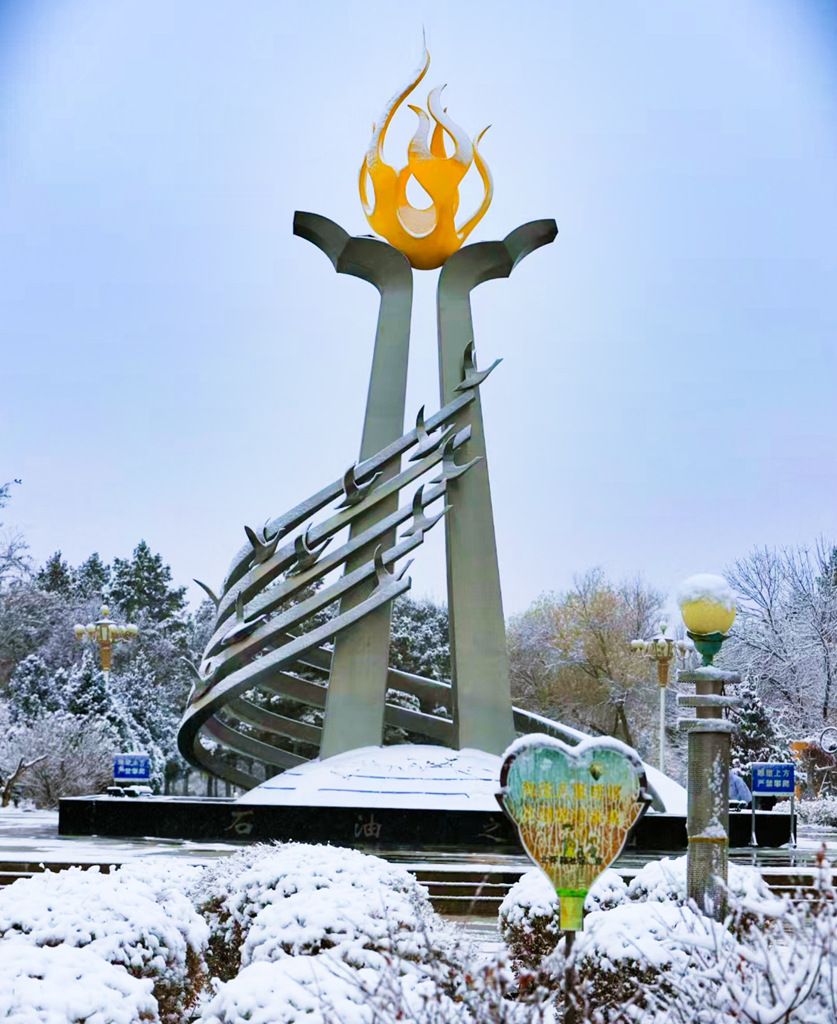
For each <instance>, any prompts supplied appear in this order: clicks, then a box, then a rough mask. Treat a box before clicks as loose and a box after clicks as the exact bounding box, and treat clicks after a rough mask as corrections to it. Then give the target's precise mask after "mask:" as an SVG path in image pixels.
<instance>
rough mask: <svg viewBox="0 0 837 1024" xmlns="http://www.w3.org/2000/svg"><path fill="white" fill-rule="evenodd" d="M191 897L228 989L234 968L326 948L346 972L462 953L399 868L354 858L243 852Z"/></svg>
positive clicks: (216, 971) (295, 847) (346, 853)
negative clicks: (431, 949)
mask: <svg viewBox="0 0 837 1024" xmlns="http://www.w3.org/2000/svg"><path fill="white" fill-rule="evenodd" d="M194 896H195V899H196V902H197V905H198V909H199V910H200V912H201V914H202V915H203V916H204V917H205V918H206V920H207V921H209V924H210V928H211V930H212V936H211V939H210V943H209V949H208V953H207V962H208V964H209V968H210V971H211V973H212V974H213V975H214V976H217V977H219V978H221V979H222V980H224V981H228V980H230V979H231V978H234V977H235V976H236V975H237V974H238V972H239V970H240V969H241V968H242V967H247V966H248V965H249V964H251V963H257V962H259V961H271V960H277V959H280V958H282V957H285V956H298V955H310V956H313V955H317V954H318V953H321V952H323V951H324V950H331V951H333V952H334V955H335V956H337V957H338V958H339V959H341V960H343V961H345V962H346V963H347V964H350V965H351V966H353V967H357V968H361V967H380V966H381V965H382V963H383V962H384V959H385V958H394V959H397V960H400V961H406V962H411V961H412V962H416V963H418V962H421V961H422V960H423V958H424V957H425V951H426V949H427V947H428V943H431V944H432V945H433V947H434V949H435V951H436V954H437V955H440V954H441V955H443V956H445V957H446V958H447V959H449V960H450V959H451V958H452V959H453V960H458V959H460V958H461V956H462V955H465V950H464V949H462V950H460V949H459V946H460V945H461V944H462V940H461V937H460V935H459V933H458V932H456V931H454V930H452V929H451V928H450V927H449V926H447V925H445V924H444V922H442V920H441V918H439V917H438V916H437V915H436V914H435V913H434V912H433V910H432V908H431V906H430V902H429V900H428V899H427V890H426V889H425V888H424V887H423V886H421V885H419V884H418V882H416V880H415V878H414V877H413V876H412V875H411V874H410V873H409V872H407V871H405V870H404V869H403V868H399V867H396V866H394V865H392V864H388V863H387V862H386V861H384V860H381V859H380V858H378V857H371V856H367V855H365V854H362V853H359V852H357V851H356V850H348V849H342V848H339V847H330V846H308V845H305V844H302V843H289V844H284V845H278V846H272V847H271V846H267V847H265V846H261V847H251V848H249V849H248V850H246V851H243V852H242V853H240V854H236V855H235V856H233V857H230V858H228V859H226V860H224V861H220V862H218V864H217V865H216V866H215V867H214V868H212V869H210V870H209V871H208V872H207V873H206V874H205V875H204V876H203V877H202V878H201V880H200V884H199V886H198V887H197V888H196V890H195V892H194Z"/></svg>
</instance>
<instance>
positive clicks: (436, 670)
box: [389, 597, 450, 680]
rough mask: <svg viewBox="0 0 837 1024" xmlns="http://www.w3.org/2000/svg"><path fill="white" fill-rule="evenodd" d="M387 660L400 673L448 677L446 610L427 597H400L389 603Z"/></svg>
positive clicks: (443, 678) (448, 655) (448, 651)
mask: <svg viewBox="0 0 837 1024" xmlns="http://www.w3.org/2000/svg"><path fill="white" fill-rule="evenodd" d="M389 663H390V665H392V667H393V668H398V669H401V671H402V672H412V673H414V674H415V675H419V676H427V677H428V678H429V679H439V680H448V679H450V640H449V633H448V610H447V608H446V607H445V606H444V605H439V604H435V603H434V602H433V601H431V600H430V598H427V597H425V598H421V599H419V600H416V601H414V600H413V599H412V598H409V597H399V598H398V600H397V601H394V602H393V605H392V639H391V641H390V647H389Z"/></svg>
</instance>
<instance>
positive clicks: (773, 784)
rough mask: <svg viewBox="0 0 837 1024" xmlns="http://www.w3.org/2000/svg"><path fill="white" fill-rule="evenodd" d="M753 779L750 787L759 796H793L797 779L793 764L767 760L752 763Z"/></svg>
mask: <svg viewBox="0 0 837 1024" xmlns="http://www.w3.org/2000/svg"><path fill="white" fill-rule="evenodd" d="M750 768H751V769H752V772H753V781H752V784H751V785H750V789H751V790H752V791H753V793H754V794H756V795H757V796H791V795H792V794H793V792H794V786H795V780H794V774H793V765H792V764H771V763H769V762H766V761H762V762H758V761H756V762H754V763H753V764H751V765H750Z"/></svg>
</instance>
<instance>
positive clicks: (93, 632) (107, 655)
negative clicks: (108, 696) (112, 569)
mask: <svg viewBox="0 0 837 1024" xmlns="http://www.w3.org/2000/svg"><path fill="white" fill-rule="evenodd" d="M109 615H110V609H109V608H108V606H107V605H106V604H103V605H102V610H101V618H100V619H99V620H98V621H97V622H88V624H87V625H86V626H81V625H78V626H74V627H73V632H74V633H75V635H76V640H93V641H94V642H95V643H97V644H98V645H99V652H100V658H101V666H102V672H104V674H105V682H107V681H108V680H109V678H110V667H111V654H112V651H113V645H114V643H116V641H117V640H133V639H134V638H135V637H136V636H137V634H138V633H139V629H138V628H137V627H136V626H135V625H134V624H133V623H132V622H128V623H126V624H125V625H124V626H120V625H119V624H117V623H116V622H112V621H111V619H110V618H109Z"/></svg>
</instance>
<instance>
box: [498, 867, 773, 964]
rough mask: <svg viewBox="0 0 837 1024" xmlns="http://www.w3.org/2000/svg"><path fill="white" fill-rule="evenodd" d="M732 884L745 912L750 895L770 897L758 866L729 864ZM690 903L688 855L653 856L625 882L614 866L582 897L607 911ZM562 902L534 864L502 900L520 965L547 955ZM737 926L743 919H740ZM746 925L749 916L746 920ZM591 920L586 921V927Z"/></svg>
mask: <svg viewBox="0 0 837 1024" xmlns="http://www.w3.org/2000/svg"><path fill="white" fill-rule="evenodd" d="M728 886H729V890H730V892H731V893H732V895H734V896H736V897H738V899H739V901H745V902H740V903H739V906H740V907H741V908H742V909H741V911H740V914H741V915H744V914H745V910H744V909H743V908H744V906H745V903H746V901H747V900H750V901H754V902H755V904H756V905H758V904H759V901H762V900H769V899H770V892H769V890H768V888H767V887H766V886H765V884H764V882H763V881H762V879H761V876H760V875H759V873H758V872H757V871H753V870H752V869H750V868H744V867H741V866H739V865H738V864H730V865H729V878H728ZM637 902H638V903H646V902H651V903H669V902H670V903H674V904H677V905H679V906H682V905H684V904H686V903H687V902H688V899H687V895H686V858H685V857H678V858H676V859H671V858H669V857H665V858H663V859H662V860H656V861H649V863H648V864H646V865H645V866H644V867H643V868H642V869H641V870H640V871H638V872H637V874H636V875H635V876H634V877H633V878H632V879H631V881H630V883H629V884H626V883H625V882H624V881H623V880H622V878H621V876H620V875H619V873H618V872H616V871H614V870H613V869H612V868H610V869H608V870H607V871H604V872H603V873H602V874H601V875H600V876H599V877H598V878H597V879H596V881H595V883H594V884H593V886H592V888H591V889H590V892H589V893H588V894H587V898H586V900H585V901H584V909H585V911H587V912H588V914H589V913H590V912H593V911H603V910H609V909H612V908H614V907H618V906H621V905H622V904H624V903H637ZM559 916H560V903H559V900H558V897H557V896H556V894H555V890H554V889H553V888H552V885H551V884H550V882H549V880H548V879H547V877H546V875H545V874H544V873H543V872H542V871H541V870H539V869H538V868H533V869H532V870H531V871H527V872H526V874H524V875H522V876H521V878H520V881H519V882H517V883H516V884H515V885H513V886H512V888H511V889H510V890H509V892H508V895H507V896H506V898H505V899H504V900H503V902H502V904H501V905H500V932H501V934H502V936H503V939H504V940H505V943H506V945H507V946H508V947H509V950H510V951H511V954H512V957H513V958H514V961H515V963H516V964H517V965H518V967H521V968H529V969H533V968H536V967H537V966H538V965H539V964H540V962H541V960H542V959H543V958H544V957H545V956H548V955H549V954H550V953H552V951H553V950H554V949H555V947H556V946H557V945H558V941H559V940H560V938H561V936H562V934H563V933H562V932H561V929H560V926H559ZM736 921H737V922H738V925H739V926H740V925H741V920H740V919H739V918H736ZM744 924H746V918H745V919H744ZM586 928H587V925H586V923H585V929H586Z"/></svg>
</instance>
